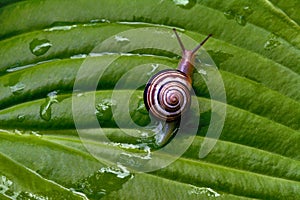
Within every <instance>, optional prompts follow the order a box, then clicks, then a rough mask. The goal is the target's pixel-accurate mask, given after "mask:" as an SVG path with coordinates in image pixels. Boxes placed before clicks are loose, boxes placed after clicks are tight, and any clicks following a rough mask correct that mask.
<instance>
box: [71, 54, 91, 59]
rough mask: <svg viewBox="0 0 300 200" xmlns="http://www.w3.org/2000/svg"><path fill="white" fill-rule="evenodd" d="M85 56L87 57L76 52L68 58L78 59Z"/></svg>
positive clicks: (85, 55)
mask: <svg viewBox="0 0 300 200" xmlns="http://www.w3.org/2000/svg"><path fill="white" fill-rule="evenodd" d="M86 57H87V54H78V55H74V56H71V57H70V58H71V59H80V58H86Z"/></svg>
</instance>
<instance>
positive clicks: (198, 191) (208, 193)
mask: <svg viewBox="0 0 300 200" xmlns="http://www.w3.org/2000/svg"><path fill="white" fill-rule="evenodd" d="M188 194H189V195H203V194H204V195H206V196H208V197H219V196H221V195H220V194H219V193H217V192H216V191H214V190H213V189H211V188H205V187H195V186H192V189H191V190H190V191H188Z"/></svg>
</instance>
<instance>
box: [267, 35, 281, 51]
mask: <svg viewBox="0 0 300 200" xmlns="http://www.w3.org/2000/svg"><path fill="white" fill-rule="evenodd" d="M280 44H281V42H279V40H278V37H277V36H276V35H274V34H271V35H269V39H268V40H267V41H266V43H265V44H264V49H265V50H272V49H274V48H276V47H278V46H279V45H280Z"/></svg>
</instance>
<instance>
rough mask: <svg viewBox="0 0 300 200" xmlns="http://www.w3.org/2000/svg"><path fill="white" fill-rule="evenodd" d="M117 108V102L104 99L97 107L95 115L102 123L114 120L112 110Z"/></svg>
mask: <svg viewBox="0 0 300 200" xmlns="http://www.w3.org/2000/svg"><path fill="white" fill-rule="evenodd" d="M115 106H117V102H116V101H115V100H113V99H103V100H102V101H101V102H100V103H98V104H97V105H96V111H95V114H96V115H97V117H98V119H99V120H100V121H109V120H111V119H112V116H113V114H112V109H113V107H115Z"/></svg>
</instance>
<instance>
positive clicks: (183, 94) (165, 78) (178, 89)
mask: <svg viewBox="0 0 300 200" xmlns="http://www.w3.org/2000/svg"><path fill="white" fill-rule="evenodd" d="M191 88H192V86H191V78H190V77H188V76H187V75H186V74H185V73H183V72H181V71H179V70H172V69H168V70H163V71H160V72H159V73H157V74H156V75H154V76H153V77H152V78H151V79H150V80H149V81H148V83H147V85H146V88H145V91H144V100H145V105H146V108H147V109H148V110H150V113H151V114H152V115H153V116H154V117H156V118H158V119H160V120H163V121H167V122H170V121H175V120H178V119H179V118H180V116H181V114H182V113H184V112H185V111H187V110H188V109H189V107H190V105H191V95H190V91H191Z"/></svg>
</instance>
